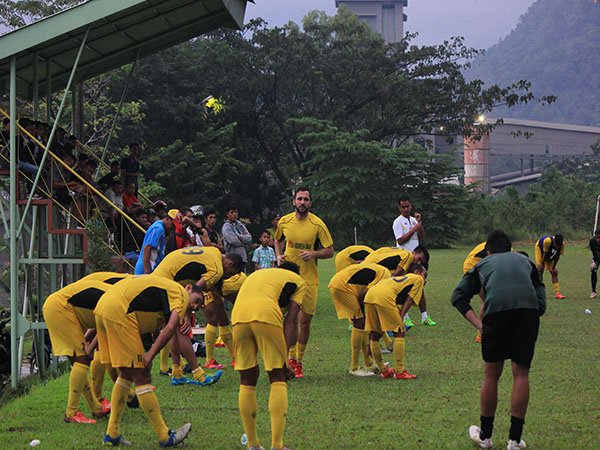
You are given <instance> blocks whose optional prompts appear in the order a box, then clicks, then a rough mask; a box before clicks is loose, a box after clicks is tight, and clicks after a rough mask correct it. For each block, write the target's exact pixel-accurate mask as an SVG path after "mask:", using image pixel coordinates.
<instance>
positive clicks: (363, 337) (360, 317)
mask: <svg viewBox="0 0 600 450" xmlns="http://www.w3.org/2000/svg"><path fill="white" fill-rule="evenodd" d="M389 276H390V273H389V271H388V270H387V269H386V268H385V267H383V266H380V265H379V264H372V263H366V262H363V263H361V264H352V265H351V266H348V267H346V268H345V269H343V270H341V271H340V272H338V273H336V274H335V275H334V276H333V278H332V279H331V281H330V282H329V286H328V287H329V292H331V298H332V299H333V304H334V306H335V310H336V312H337V317H338V319H340V320H342V319H349V320H351V321H352V324H353V325H354V326H353V327H352V334H351V335H350V347H351V349H352V352H351V358H350V371H349V373H350V375H353V376H357V377H363V376H371V375H374V372H373V371H372V370H373V369H377V370H378V369H379V368H378V367H377V365H374V364H373V359H372V358H371V357H370V356H369V333H368V332H367V331H365V315H364V305H363V300H364V297H365V294H366V293H367V289H369V288H371V287H373V286H374V285H376V284H377V283H378V282H380V281H381V280H383V279H385V278H389ZM361 352H362V354H363V359H364V363H365V368H366V369H367V370H360V367H359V356H360V354H361ZM373 366H375V367H373Z"/></svg>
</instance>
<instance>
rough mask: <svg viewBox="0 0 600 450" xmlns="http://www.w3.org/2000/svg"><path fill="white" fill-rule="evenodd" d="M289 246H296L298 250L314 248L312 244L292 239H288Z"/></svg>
mask: <svg viewBox="0 0 600 450" xmlns="http://www.w3.org/2000/svg"><path fill="white" fill-rule="evenodd" d="M287 246H288V247H289V248H294V249H296V250H311V249H312V245H310V244H307V243H305V242H292V241H287Z"/></svg>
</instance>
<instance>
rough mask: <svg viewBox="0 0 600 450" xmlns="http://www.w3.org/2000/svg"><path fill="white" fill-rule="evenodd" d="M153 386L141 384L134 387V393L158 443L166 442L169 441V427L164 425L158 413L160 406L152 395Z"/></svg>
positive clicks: (154, 395)
mask: <svg viewBox="0 0 600 450" xmlns="http://www.w3.org/2000/svg"><path fill="white" fill-rule="evenodd" d="M154 389H155V388H154V386H152V385H151V384H143V385H142V386H136V388H135V393H136V394H137V396H138V400H139V401H140V407H141V408H142V410H143V411H144V413H145V414H146V417H148V420H149V421H150V425H152V428H153V429H154V432H155V433H156V437H157V438H158V441H159V442H166V441H168V440H169V427H167V424H166V423H165V421H164V419H163V417H162V414H161V413H160V406H159V404H158V398H156V394H155V393H154Z"/></svg>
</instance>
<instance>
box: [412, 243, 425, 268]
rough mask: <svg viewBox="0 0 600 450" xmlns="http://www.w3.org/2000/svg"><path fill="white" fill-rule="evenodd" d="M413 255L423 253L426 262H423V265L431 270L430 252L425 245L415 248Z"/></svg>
mask: <svg viewBox="0 0 600 450" xmlns="http://www.w3.org/2000/svg"><path fill="white" fill-rule="evenodd" d="M413 253H423V256H424V257H425V258H424V260H423V261H422V262H421V265H422V266H423V267H424V268H425V269H426V270H429V250H427V248H426V247H425V246H424V245H417V246H416V247H415V249H414V250H413Z"/></svg>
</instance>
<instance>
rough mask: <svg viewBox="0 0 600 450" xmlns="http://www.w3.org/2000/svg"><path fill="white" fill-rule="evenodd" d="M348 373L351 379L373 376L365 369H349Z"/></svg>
mask: <svg viewBox="0 0 600 450" xmlns="http://www.w3.org/2000/svg"><path fill="white" fill-rule="evenodd" d="M348 373H349V374H350V375H352V376H353V377H372V376H373V375H375V374H374V373H373V372H371V371H369V370H366V369H356V370H352V369H350V370H349V371H348Z"/></svg>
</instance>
